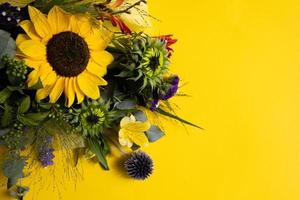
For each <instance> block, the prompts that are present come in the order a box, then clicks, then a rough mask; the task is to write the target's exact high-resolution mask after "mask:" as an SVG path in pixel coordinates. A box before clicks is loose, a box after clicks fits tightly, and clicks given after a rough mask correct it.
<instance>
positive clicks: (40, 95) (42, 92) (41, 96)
mask: <svg viewBox="0 0 300 200" xmlns="http://www.w3.org/2000/svg"><path fill="white" fill-rule="evenodd" d="M52 88H53V86H52V85H48V86H46V87H44V88H41V89H39V90H38V91H37V92H36V99H37V100H38V101H40V100H42V99H45V98H46V97H47V96H49V94H50V92H51V90H52Z"/></svg>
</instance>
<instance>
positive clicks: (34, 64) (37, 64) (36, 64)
mask: <svg viewBox="0 0 300 200" xmlns="http://www.w3.org/2000/svg"><path fill="white" fill-rule="evenodd" d="M23 60H24V62H25V64H26V65H27V66H28V67H30V68H33V69H39V67H40V66H41V65H42V64H43V63H44V61H41V60H32V59H30V58H24V59H23Z"/></svg>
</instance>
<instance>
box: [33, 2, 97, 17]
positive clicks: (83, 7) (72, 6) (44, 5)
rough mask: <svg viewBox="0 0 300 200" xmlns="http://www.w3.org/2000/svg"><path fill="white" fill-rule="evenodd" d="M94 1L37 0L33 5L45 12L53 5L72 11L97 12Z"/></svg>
mask: <svg viewBox="0 0 300 200" xmlns="http://www.w3.org/2000/svg"><path fill="white" fill-rule="evenodd" d="M94 2H95V0H35V2H33V6H34V7H36V8H38V9H40V10H41V11H42V12H44V13H48V12H49V11H50V9H51V8H52V7H53V6H55V5H57V6H60V7H61V8H63V9H64V10H66V11H68V12H71V13H86V12H89V13H91V14H96V10H95V7H94V6H93V3H94Z"/></svg>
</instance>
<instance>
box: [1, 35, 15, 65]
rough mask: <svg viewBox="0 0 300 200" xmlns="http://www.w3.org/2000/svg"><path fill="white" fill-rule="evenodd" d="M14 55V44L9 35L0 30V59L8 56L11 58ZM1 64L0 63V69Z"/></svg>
mask: <svg viewBox="0 0 300 200" xmlns="http://www.w3.org/2000/svg"><path fill="white" fill-rule="evenodd" d="M15 54H16V42H15V41H14V39H12V38H11V37H10V33H8V32H6V31H3V30H0V58H2V57H3V56H5V55H6V56H8V57H10V58H13V57H14V56H15ZM1 68H3V63H2V61H0V69H1Z"/></svg>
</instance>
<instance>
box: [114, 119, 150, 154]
mask: <svg viewBox="0 0 300 200" xmlns="http://www.w3.org/2000/svg"><path fill="white" fill-rule="evenodd" d="M149 128H150V123H149V122H148V121H146V122H140V121H136V119H135V117H134V116H133V115H130V116H129V117H124V118H123V119H122V120H121V122H120V131H119V142H120V144H121V145H122V146H127V147H129V148H130V147H132V145H133V144H136V145H138V146H146V145H148V143H149V141H148V138H147V136H146V135H145V132H146V131H147V130H148V129H149Z"/></svg>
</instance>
